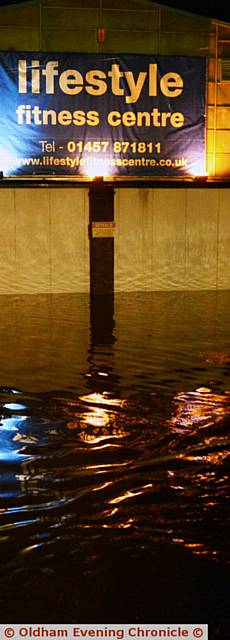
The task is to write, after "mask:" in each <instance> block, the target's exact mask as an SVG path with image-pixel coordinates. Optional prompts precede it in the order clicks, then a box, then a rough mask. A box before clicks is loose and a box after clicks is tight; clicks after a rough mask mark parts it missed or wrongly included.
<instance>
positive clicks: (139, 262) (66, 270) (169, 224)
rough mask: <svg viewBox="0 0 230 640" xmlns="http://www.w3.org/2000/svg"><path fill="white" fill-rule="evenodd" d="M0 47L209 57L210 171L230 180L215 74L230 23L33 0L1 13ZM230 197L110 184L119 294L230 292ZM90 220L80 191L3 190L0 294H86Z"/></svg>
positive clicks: (225, 107) (115, 1) (224, 110)
mask: <svg viewBox="0 0 230 640" xmlns="http://www.w3.org/2000/svg"><path fill="white" fill-rule="evenodd" d="M100 5H101V7H100ZM99 26H100V27H101V26H103V27H104V28H105V34H106V38H105V43H104V44H99V43H98V40H97V29H98V27H99ZM0 41H1V45H0V47H1V49H2V50H12V49H13V50H27V51H39V50H42V51H47V52H52V51H60V52H61V51H70V52H71V51H89V52H99V51H103V50H104V51H108V53H113V52H117V51H118V52H121V53H122V52H127V53H147V54H148V53H151V54H154V53H156V54H164V55H165V54H169V55H191V56H194V55H195V56H196V55H199V56H200V55H204V56H205V57H207V60H208V84H207V102H208V107H207V168H208V172H209V174H210V175H212V176H214V177H217V178H229V177H230V82H229V81H227V82H226V81H225V82H224V81H222V74H221V58H222V57H223V58H230V26H229V27H228V26H227V25H225V26H224V25H220V24H219V25H217V24H215V23H214V22H212V21H209V20H207V19H206V18H205V19H202V18H197V17H192V16H187V15H185V14H183V13H180V12H176V11H174V10H168V9H165V8H161V7H160V6H159V5H155V4H154V3H152V2H151V3H150V2H148V0H102V2H100V1H99V0H41V1H39V0H34V2H31V3H28V4H25V5H23V4H20V5H15V6H13V5H12V6H10V7H2V8H1V10H0ZM228 202H229V191H228V190H227V189H221V188H219V189H197V188H195V189H192V188H190V189H187V188H184V189H175V188H174V189H164V188H162V189H155V188H153V189H151V190H146V189H142V188H139V189H132V188H130V189H117V190H116V200H115V206H116V224H117V228H116V236H115V289H116V290H117V291H121V290H123V291H125V290H130V291H134V290H137V291H139V290H169V289H174V290H180V289H216V288H219V289H224V288H229V286H230V273H229V265H230V255H229V247H230V238H229V235H230V231H229V224H228V215H229V213H228V212H229V206H228ZM88 217H89V213H88V194H87V190H86V189H83V188H78V189H69V188H65V189H63V188H62V189H61V188H55V189H49V188H48V187H45V188H44V189H43V188H40V189H39V188H33V189H32V190H31V189H29V188H16V189H13V188H8V189H5V188H4V189H3V188H2V189H0V233H1V240H2V243H1V252H0V293H1V294H2V293H20V294H23V293H35V292H36V293H48V292H53V293H62V292H63V293H64V292H74V291H79V292H81V291H82V292H83V291H88V290H89V242H88Z"/></svg>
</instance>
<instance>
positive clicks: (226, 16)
mask: <svg viewBox="0 0 230 640" xmlns="http://www.w3.org/2000/svg"><path fill="white" fill-rule="evenodd" d="M151 1H152V0H150V2H151ZM25 2H31V0H0V7H2V6H5V5H13V4H20V3H21V4H22V3H25ZM159 4H161V5H165V6H166V7H167V6H168V7H172V8H175V9H179V10H181V11H187V12H189V13H196V14H198V15H202V16H207V17H210V18H217V19H218V20H223V21H226V22H230V5H229V2H228V1H227V0H225V2H223V0H222V1H221V2H220V1H218V2H216V3H213V2H210V1H209V2H207V0H206V2H204V1H203V2H202V1H201V0H191V1H189V0H188V1H187V2H186V0H184V2H183V1H182V0H167V2H164V0H163V2H159Z"/></svg>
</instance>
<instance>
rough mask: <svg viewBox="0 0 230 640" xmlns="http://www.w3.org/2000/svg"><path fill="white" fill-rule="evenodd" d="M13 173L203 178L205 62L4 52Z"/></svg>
mask: <svg viewBox="0 0 230 640" xmlns="http://www.w3.org/2000/svg"><path fill="white" fill-rule="evenodd" d="M0 89H1V103H0V134H1V165H0V171H1V170H3V172H4V174H5V175H33V174H36V175H37V174H38V175H53V174H55V175H64V176H65V175H68V176H69V175H72V176H74V175H76V176H88V175H115V176H117V175H118V176H153V177H154V176H180V175H191V174H193V175H200V174H204V173H205V59H204V58H198V57H194V58H189V57H182V56H147V55H128V54H125V55H119V54H104V53H103V54H75V53H73V54H60V53H58V54H56V53H53V54H44V53H28V52H27V53H22V52H20V53H19V52H4V53H3V52H2V53H0Z"/></svg>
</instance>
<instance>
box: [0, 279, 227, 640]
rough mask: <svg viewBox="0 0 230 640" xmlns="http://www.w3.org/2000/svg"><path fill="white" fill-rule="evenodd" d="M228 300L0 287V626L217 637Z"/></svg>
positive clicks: (223, 578)
mask: <svg viewBox="0 0 230 640" xmlns="http://www.w3.org/2000/svg"><path fill="white" fill-rule="evenodd" d="M229 327H230V295H229V293H228V292H223V293H219V294H218V295H217V296H216V294H215V293H210V292H205V293H193V294H192V293H191V294H187V293H186V294H185V293H174V294H172V293H146V294H131V293H130V294H117V295H116V297H115V301H114V302H113V300H111V299H110V298H105V299H103V298H101V299H99V300H96V301H94V304H93V305H92V306H91V308H90V303H89V298H88V296H87V295H80V294H79V295H75V296H69V295H66V296H65V295H57V296H52V297H49V296H25V297H20V298H19V297H9V298H8V297H4V296H2V297H1V318H0V339H1V347H0V358H1V367H0V372H1V377H0V402H1V422H0V429H1V448H0V473H1V488H0V491H1V506H0V514H1V518H0V542H1V547H0V549H1V573H0V604H1V622H3V621H4V622H5V621H8V622H15V623H16V622H36V623H37V622H40V623H41V622H69V623H71V622H78V623H81V622H84V623H87V622H104V623H109V622H124V623H125V622H126V623H129V622H135V621H137V622H142V623H172V622H192V623H205V622H208V623H209V624H210V638H211V640H212V639H214V638H218V639H219V640H225V639H227V638H228V637H229V629H230V625H229V571H228V567H229V564H228V559H229V555H228V541H229V535H228V499H229V484H228V468H229V464H228V460H229V458H228V453H229V442H230V436H229V426H230V379H229V371H230V328H229Z"/></svg>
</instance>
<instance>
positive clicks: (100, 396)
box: [79, 391, 126, 407]
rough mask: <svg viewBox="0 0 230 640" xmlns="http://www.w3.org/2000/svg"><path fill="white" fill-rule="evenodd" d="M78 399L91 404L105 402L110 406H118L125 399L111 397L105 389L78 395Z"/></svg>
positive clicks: (121, 404)
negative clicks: (99, 391)
mask: <svg viewBox="0 0 230 640" xmlns="http://www.w3.org/2000/svg"><path fill="white" fill-rule="evenodd" d="M79 400H82V402H87V403H90V404H91V403H92V404H104V405H105V404H106V405H110V406H119V407H122V406H123V405H124V404H125V402H126V401H125V400H121V399H120V398H111V397H110V396H109V394H108V393H106V391H104V392H103V393H96V392H95V393H89V394H88V395H85V396H80V397H79Z"/></svg>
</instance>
